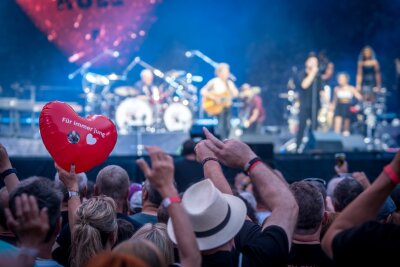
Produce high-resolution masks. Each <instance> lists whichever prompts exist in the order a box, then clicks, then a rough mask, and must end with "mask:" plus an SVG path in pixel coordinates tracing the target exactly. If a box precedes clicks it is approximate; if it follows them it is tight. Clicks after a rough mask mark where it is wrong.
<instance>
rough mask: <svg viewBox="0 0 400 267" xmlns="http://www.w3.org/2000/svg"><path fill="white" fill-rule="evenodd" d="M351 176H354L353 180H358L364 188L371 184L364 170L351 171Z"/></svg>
mask: <svg viewBox="0 0 400 267" xmlns="http://www.w3.org/2000/svg"><path fill="white" fill-rule="evenodd" d="M351 176H352V177H353V178H354V180H356V181H357V182H359V183H360V184H361V185H362V186H363V187H364V189H367V187H369V186H370V185H371V183H370V182H369V180H368V177H367V175H365V173H364V172H353V173H352V175H351Z"/></svg>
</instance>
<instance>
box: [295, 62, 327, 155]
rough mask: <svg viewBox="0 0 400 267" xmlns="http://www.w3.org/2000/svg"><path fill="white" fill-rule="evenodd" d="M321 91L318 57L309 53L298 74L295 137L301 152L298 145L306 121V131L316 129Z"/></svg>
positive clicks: (300, 141)
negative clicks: (297, 115) (298, 102)
mask: <svg viewBox="0 0 400 267" xmlns="http://www.w3.org/2000/svg"><path fill="white" fill-rule="evenodd" d="M322 92H323V91H322V86H321V76H320V72H319V68H318V58H317V57H316V56H315V55H314V54H311V55H309V56H308V58H307V59H306V62H305V70H304V71H303V72H302V73H301V74H300V92H299V95H300V112H299V129H298V132H297V138H296V145H297V151H298V152H301V149H300V145H301V144H302V140H303V136H304V132H305V130H306V128H307V121H309V127H308V132H309V131H311V130H316V129H317V126H318V125H317V124H318V123H317V114H318V110H319V108H320V106H321V103H320V97H321V95H322ZM307 134H308V133H307Z"/></svg>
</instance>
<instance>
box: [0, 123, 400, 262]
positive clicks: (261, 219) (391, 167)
mask: <svg viewBox="0 0 400 267" xmlns="http://www.w3.org/2000/svg"><path fill="white" fill-rule="evenodd" d="M204 134H205V137H206V138H205V139H203V140H201V141H199V142H197V143H194V142H193V141H188V142H186V143H185V144H184V145H183V150H182V154H183V156H184V157H183V158H182V159H181V160H179V161H177V162H175V164H174V160H173V158H172V157H171V156H169V155H167V154H166V153H164V152H163V151H162V150H161V149H160V148H158V147H153V146H150V147H147V148H146V149H147V152H148V155H149V160H148V161H146V160H144V159H138V160H137V161H136V164H137V165H138V166H139V167H140V169H141V170H142V171H143V173H144V175H145V177H146V179H145V181H143V183H132V182H131V181H135V180H136V179H135V177H129V175H128V173H127V172H126V171H125V170H124V169H123V168H121V167H119V166H116V165H109V166H106V167H104V168H103V169H102V170H101V171H99V173H98V175H97V178H96V181H95V183H94V186H93V187H92V186H90V181H88V179H87V177H86V175H85V174H84V173H78V174H77V173H75V168H74V166H71V170H70V171H69V172H67V171H66V170H63V169H62V168H60V167H59V166H58V165H57V164H55V167H56V169H57V174H56V175H55V177H54V178H53V179H50V178H45V177H36V176H35V177H29V178H26V179H19V177H18V176H17V171H16V170H15V169H14V168H13V167H12V164H11V161H10V159H9V157H8V154H7V150H6V148H5V147H4V146H2V145H0V176H1V179H3V181H4V183H5V186H4V187H3V188H1V189H0V266H14V267H28V266H71V267H81V266H82V267H83V266H88V267H102V266H121V267H122V266H140V267H142V266H146V267H156V266H162V267H164V266H186V267H188V266H190V267H191V266H363V265H365V266H370V265H378V264H379V265H386V262H389V261H396V259H393V256H394V255H396V254H395V253H396V252H397V249H398V248H399V247H400V246H399V245H400V227H399V226H398V225H399V223H400V190H399V188H398V187H397V184H399V183H400V152H398V153H397V154H396V155H395V157H394V158H393V160H392V161H391V162H390V164H388V165H387V166H386V167H385V168H384V169H383V171H382V173H381V174H380V175H379V176H378V177H377V178H375V177H367V176H366V175H365V174H364V173H363V172H353V173H350V172H349V166H348V164H347V162H344V163H343V164H342V165H340V166H335V170H336V172H337V176H336V177H332V178H330V179H322V178H315V177H311V178H307V179H303V180H300V181H296V182H293V183H291V184H288V183H287V181H286V180H285V178H284V177H283V175H282V173H281V172H279V170H277V169H273V168H271V167H270V166H269V165H268V164H266V163H264V162H263V161H262V160H261V159H260V158H259V157H258V156H257V155H256V154H255V153H254V152H253V151H252V150H251V149H250V147H249V146H247V145H246V144H245V143H243V142H241V141H238V140H234V139H226V140H223V141H222V140H219V139H218V138H216V137H215V136H214V135H213V134H211V133H210V132H209V131H208V130H207V129H206V128H204ZM188 164H189V165H188ZM222 166H226V167H229V168H234V169H238V170H241V172H239V173H238V174H237V176H236V178H235V180H234V181H233V182H231V183H229V182H228V180H227V179H226V178H225V176H224V172H223V169H222ZM182 177H186V178H187V179H186V180H185V179H183V178H182ZM327 181H328V183H327ZM371 181H373V182H372V183H371Z"/></svg>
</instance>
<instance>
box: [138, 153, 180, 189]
mask: <svg viewBox="0 0 400 267" xmlns="http://www.w3.org/2000/svg"><path fill="white" fill-rule="evenodd" d="M146 150H147V152H148V153H149V156H150V160H151V167H150V166H149V165H148V164H147V163H146V161H144V160H143V159H139V160H137V161H136V163H137V164H138V166H139V167H140V169H141V170H142V171H143V173H144V175H145V176H146V178H147V179H148V180H149V181H150V183H151V184H152V185H153V186H154V187H155V188H156V190H158V191H159V192H160V194H161V195H165V194H167V193H168V192H167V191H169V190H171V189H174V163H173V160H172V157H171V156H169V155H167V154H165V153H164V151H162V150H161V148H159V147H156V146H149V147H146Z"/></svg>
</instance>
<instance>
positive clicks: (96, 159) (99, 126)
mask: <svg viewBox="0 0 400 267" xmlns="http://www.w3.org/2000/svg"><path fill="white" fill-rule="evenodd" d="M39 126H40V135H41V136H42V140H43V143H44V146H45V147H46V149H47V151H48V152H49V153H50V155H51V156H52V157H53V159H54V161H55V162H56V163H57V164H58V165H59V166H60V167H61V168H63V169H64V170H66V171H69V170H70V167H71V165H72V164H74V165H75V171H76V173H80V172H86V171H88V170H90V169H92V168H93V167H95V166H97V165H99V164H101V163H102V162H103V161H104V160H106V159H107V157H108V155H109V154H110V153H111V151H112V150H113V148H114V146H115V143H116V142H117V130H116V128H115V125H114V123H113V122H112V121H111V120H110V119H109V118H107V117H105V116H102V115H91V116H89V117H87V118H82V117H80V116H79V115H78V114H77V113H76V112H75V111H74V110H73V108H72V107H71V106H69V105H68V104H66V103H64V102H60V101H53V102H49V103H47V104H46V105H45V106H44V107H43V109H42V112H41V113H40V118H39Z"/></svg>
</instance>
